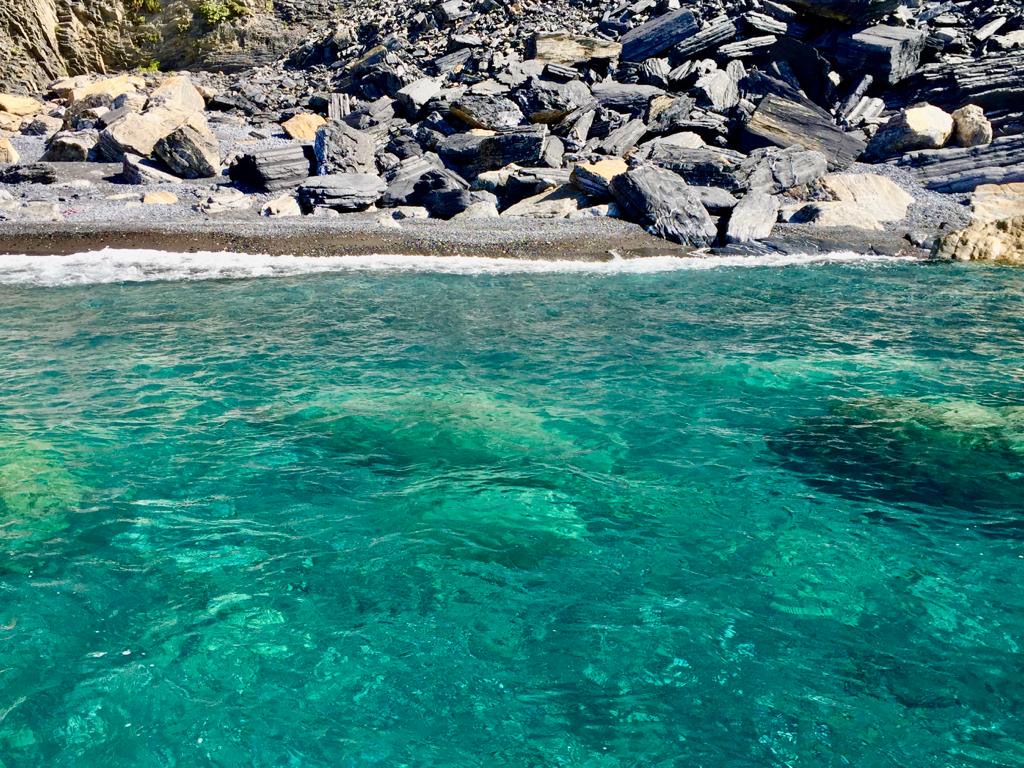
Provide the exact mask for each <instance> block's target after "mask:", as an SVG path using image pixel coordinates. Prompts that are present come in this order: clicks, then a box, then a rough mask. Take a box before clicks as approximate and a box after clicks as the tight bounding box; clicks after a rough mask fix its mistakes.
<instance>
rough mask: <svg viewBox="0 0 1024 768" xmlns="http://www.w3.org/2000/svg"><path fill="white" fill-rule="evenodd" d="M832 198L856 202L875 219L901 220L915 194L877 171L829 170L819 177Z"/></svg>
mask: <svg viewBox="0 0 1024 768" xmlns="http://www.w3.org/2000/svg"><path fill="white" fill-rule="evenodd" d="M820 186H821V189H822V190H823V191H824V192H825V193H826V194H827V195H828V196H829V197H830V198H831V199H832V200H838V201H840V202H843V203H851V204H853V205H856V206H859V207H860V208H861V209H862V210H864V211H865V212H866V213H867V214H868V215H869V216H871V217H872V218H873V219H875V220H876V221H880V222H886V221H902V220H903V219H905V218H906V217H907V210H908V209H909V208H910V206H911V205H913V204H914V198H913V197H912V196H911V195H910V194H908V193H907V192H904V191H903V190H902V189H901V188H900V187H899V186H898V185H897V184H896V183H894V182H893V181H890V180H889V179H887V178H885V177H884V176H880V175H879V174H877V173H831V174H829V175H828V176H825V177H823V178H822V179H821V181H820Z"/></svg>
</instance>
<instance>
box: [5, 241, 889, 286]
mask: <svg viewBox="0 0 1024 768" xmlns="http://www.w3.org/2000/svg"><path fill="white" fill-rule="evenodd" d="M904 260H907V259H905V258H902V257H892V256H878V255H874V254H858V253H852V252H833V253H823V254H762V255H755V256H695V257H679V256H651V257H643V258H629V259H624V258H611V259H608V260H606V261H570V260H565V259H510V258H494V257H486V256H400V255H399V256H395V255H379V254H376V255H364V256H268V255H264V254H250V253H230V252H209V251H200V252H196V253H175V252H168V251H155V250H146V249H112V248H107V249H104V250H100V251H91V252H87V253H76V254H72V255H70V256H23V255H14V256H0V285H33V286H71V285H97V284H103V283H137V282H152V281H160V280H163V281H186V280H231V279H245V278H256V277H290V276H297V275H306V274H316V273H323V272H436V273H441V274H452V275H499V274H544V273H573V274H595V275H613V274H648V273H655V272H673V271H682V270H704V269H720V268H729V267H789V266H802V265H814V264H827V263H830V264H834V263H840V264H843V263H854V264H862V263H877V262H892V261H904Z"/></svg>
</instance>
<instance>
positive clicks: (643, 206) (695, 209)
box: [611, 165, 717, 247]
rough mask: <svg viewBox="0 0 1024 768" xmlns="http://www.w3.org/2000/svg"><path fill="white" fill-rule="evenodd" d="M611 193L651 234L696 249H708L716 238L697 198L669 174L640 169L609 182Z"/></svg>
mask: <svg viewBox="0 0 1024 768" xmlns="http://www.w3.org/2000/svg"><path fill="white" fill-rule="evenodd" d="M611 189H612V193H613V194H614V195H615V199H616V200H617V201H618V203H619V205H620V206H622V208H623V210H624V211H625V212H627V213H628V214H629V215H630V216H631V217H633V218H635V219H636V220H637V221H639V222H640V223H642V224H643V225H644V226H646V227H647V228H648V231H649V232H651V234H654V235H657V236H658V237H663V238H665V239H666V240H671V241H673V242H676V243H681V244H683V245H691V246H695V247H703V246H706V245H709V244H710V243H711V242H712V241H713V240H714V239H715V237H716V235H717V228H716V227H715V223H714V221H713V220H712V218H711V216H709V215H708V212H707V211H706V210H705V209H704V206H703V205H702V204H701V202H700V198H698V197H697V195H696V194H695V193H694V192H693V190H692V189H690V187H689V186H687V184H686V182H684V181H683V180H682V179H681V178H680V177H679V176H677V175H676V174H674V173H672V172H671V171H667V170H665V169H664V168H658V167H656V166H653V165H643V166H639V167H636V168H633V169H631V170H630V171H627V172H626V173H623V174H621V175H619V176H616V177H615V178H614V179H612V181H611Z"/></svg>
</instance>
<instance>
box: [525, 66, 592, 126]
mask: <svg viewBox="0 0 1024 768" xmlns="http://www.w3.org/2000/svg"><path fill="white" fill-rule="evenodd" d="M512 99H513V100H514V101H515V102H516V104H518V105H519V107H520V108H521V109H522V111H523V113H524V114H525V115H526V117H527V118H528V119H529V121H530V122H531V123H546V124H549V125H550V124H553V123H558V122H560V121H561V120H562V119H563V118H565V117H566V116H567V115H569V114H570V113H571V112H572V111H573V110H575V109H578V108H579V107H581V106H583V105H584V104H586V103H587V102H589V101H590V100H591V95H590V89H589V88H587V86H586V85H585V84H584V83H583V82H581V81H579V80H570V81H569V82H567V83H556V82H552V81H550V80H542V79H540V78H539V77H531V78H530V79H529V80H527V81H526V82H525V83H524V84H523V85H521V86H519V87H518V88H516V90H514V91H513V92H512Z"/></svg>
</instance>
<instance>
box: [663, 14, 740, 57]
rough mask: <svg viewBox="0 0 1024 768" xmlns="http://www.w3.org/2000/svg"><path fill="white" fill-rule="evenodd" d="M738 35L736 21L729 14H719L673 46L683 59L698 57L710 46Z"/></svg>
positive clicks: (725, 41)
mask: <svg viewBox="0 0 1024 768" xmlns="http://www.w3.org/2000/svg"><path fill="white" fill-rule="evenodd" d="M734 37H736V23H735V22H734V21H733V20H732V19H730V18H729V17H728V16H724V15H723V16H717V17H716V18H714V19H711V21H709V22H708V23H707V24H705V25H704V26H703V27H701V28H700V31H699V32H697V33H696V34H693V35H691V36H690V37H688V38H686V39H685V40H683V41H681V42H679V43H677V44H676V45H675V47H674V48H673V52H674V53H675V55H676V56H677V57H678V58H679V59H680V60H682V61H687V60H689V59H693V58H694V57H696V55H697V54H698V53H702V52H703V51H706V50H708V49H709V48H718V46H720V45H721V44H722V43H727V42H729V41H730V40H732V39H733V38H734Z"/></svg>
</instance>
